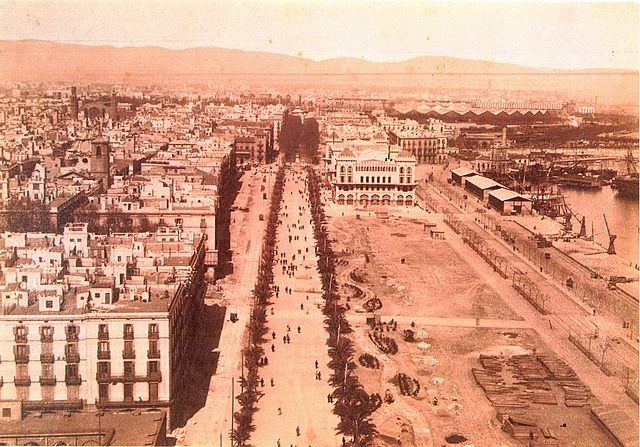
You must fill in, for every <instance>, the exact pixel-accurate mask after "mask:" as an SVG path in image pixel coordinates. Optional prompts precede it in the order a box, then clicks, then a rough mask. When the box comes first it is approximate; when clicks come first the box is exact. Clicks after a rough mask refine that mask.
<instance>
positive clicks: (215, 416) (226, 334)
mask: <svg viewBox="0 0 640 447" xmlns="http://www.w3.org/2000/svg"><path fill="white" fill-rule="evenodd" d="M269 169H273V171H274V174H271V179H270V180H269V178H268V177H269V174H267V180H268V181H267V183H266V185H267V186H265V189H267V191H269V194H268V197H267V200H264V199H263V198H262V192H261V191H260V187H261V185H262V184H263V175H264V171H266V170H269ZM274 179H275V167H274V168H271V167H268V166H266V167H261V169H260V170H259V171H258V173H257V174H255V175H253V174H252V171H250V172H246V173H245V174H244V176H243V179H242V182H243V183H242V187H241V189H240V192H239V193H238V196H237V197H236V200H235V205H236V206H237V207H238V208H248V211H246V212H245V211H242V210H241V209H238V210H236V211H233V212H232V215H231V224H230V225H231V248H232V250H233V262H234V272H233V274H232V275H231V276H230V277H229V279H228V281H225V284H224V286H223V290H224V295H225V298H226V299H227V301H229V303H230V304H229V305H228V307H227V316H226V320H225V323H224V326H223V328H222V333H221V335H220V343H219V345H218V346H219V347H218V349H217V350H218V351H219V352H220V356H219V359H218V364H217V367H216V371H215V374H214V375H213V376H212V377H211V382H210V384H209V393H208V395H207V400H206V403H205V405H204V407H202V408H201V409H200V410H199V411H198V412H197V413H196V414H195V415H194V416H193V417H192V418H191V419H190V420H189V421H188V423H187V425H186V426H185V428H184V437H183V436H179V437H178V442H177V443H178V445H220V434H221V433H222V445H225V446H228V445H231V442H230V440H229V433H230V431H231V381H232V380H233V379H234V378H235V379H237V378H238V377H239V376H240V369H241V347H242V345H243V339H244V337H245V334H246V327H247V323H248V321H249V315H250V305H251V303H252V300H251V292H252V290H253V286H254V284H255V281H256V278H257V275H258V262H259V260H260V250H261V248H262V240H263V236H264V230H265V226H266V219H265V221H260V220H259V218H258V216H259V215H260V214H264V215H265V216H266V215H267V214H268V209H269V204H270V203H269V199H270V196H271V194H270V187H273V180H274ZM229 312H237V313H238V317H239V321H238V322H237V323H230V322H229ZM236 383H237V380H236ZM236 388H238V387H237V386H236Z"/></svg>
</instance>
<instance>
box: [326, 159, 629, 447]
mask: <svg viewBox="0 0 640 447" xmlns="http://www.w3.org/2000/svg"><path fill="white" fill-rule="evenodd" d="M425 169H429V171H430V172H432V173H434V174H435V175H433V176H432V177H431V178H432V179H433V180H432V181H431V182H429V183H426V182H424V183H422V184H421V185H420V186H419V191H418V194H417V196H418V198H419V201H418V205H419V206H418V207H414V208H401V207H397V208H396V207H384V208H382V207H368V208H357V207H356V208H354V207H353V206H342V205H336V204H327V207H326V211H327V217H328V229H329V234H330V235H331V237H332V238H333V240H334V246H333V249H334V252H335V253H336V255H337V265H338V270H337V281H338V284H339V286H340V291H341V297H342V298H343V299H344V300H345V301H346V303H347V304H348V307H349V311H348V314H347V316H348V319H349V321H350V323H351V325H352V326H353V328H354V334H353V335H352V336H353V339H354V341H355V343H356V346H357V352H356V355H355V358H357V359H358V365H357V366H358V367H357V371H356V372H357V374H358V377H359V378H360V380H361V382H362V384H363V385H364V387H365V389H366V391H367V392H368V393H373V394H374V395H375V394H378V395H379V397H380V400H381V402H382V404H381V406H380V408H379V409H378V410H377V411H376V412H374V414H373V420H374V422H375V424H376V425H377V427H378V431H379V433H380V436H379V443H380V444H381V445H421V446H423V445H425V446H428V445H437V446H441V445H476V446H478V445H513V446H518V445H530V446H533V445H539V446H570V445H580V446H608V445H611V446H616V445H624V446H636V445H638V442H637V438H638V429H637V427H638V415H637V413H638V406H637V405H638V397H637V386H638V372H637V371H638V367H637V365H638V340H637V337H638V328H637V320H638V309H637V302H638V301H637V300H638V298H637V292H635V294H634V287H635V288H637V282H635V281H627V280H625V279H622V278H623V277H624V278H637V270H635V268H634V267H633V266H629V265H628V263H625V262H624V261H622V260H620V259H617V258H615V256H614V257H612V256H611V255H608V254H607V253H606V252H607V250H606V248H607V247H605V248H604V249H602V250H600V249H598V250H600V251H601V252H602V253H601V254H598V255H595V256H594V255H589V256H587V255H586V254H585V253H588V252H589V253H592V252H593V251H594V249H593V246H592V244H591V245H589V244H590V242H589V241H588V240H586V238H585V239H583V240H581V242H578V243H576V242H575V241H574V242H565V241H564V240H563V239H562V238H560V239H557V240H556V239H553V240H552V238H551V237H550V236H540V234H544V233H545V231H547V230H548V233H547V234H555V232H556V231H557V230H558V227H559V226H561V225H562V222H556V221H553V220H551V219H546V220H544V221H541V220H540V218H537V219H536V218H534V216H526V217H525V216H522V217H523V219H522V220H520V219H516V220H514V219H511V216H509V218H503V217H502V216H500V214H499V213H496V212H488V210H487V208H486V207H484V206H483V205H481V204H478V203H477V201H476V200H475V197H472V198H469V197H468V195H466V194H465V192H464V190H462V189H461V188H460V187H456V186H454V185H451V184H449V183H447V182H446V176H447V175H448V171H445V170H444V169H442V172H438V171H435V172H434V170H433V168H432V167H429V168H426V167H425ZM437 169H438V170H440V169H441V168H437ZM428 177H429V176H428V175H426V173H422V174H421V175H420V178H428ZM572 219H573V220H574V224H575V223H578V228H579V222H580V219H579V217H578V218H577V220H576V219H574V218H572ZM541 222H542V223H541ZM547 226H548V228H547ZM575 232H576V233H578V232H579V230H576V231H575ZM549 242H551V243H549ZM581 244H583V245H581ZM589 250H590V251H589ZM581 253H582V255H581ZM581 256H582V257H581ZM594 272H597V274H595V273H594ZM613 272H617V273H616V274H613ZM620 272H623V274H621V273H620ZM616 276H618V277H619V278H616ZM569 280H570V281H569Z"/></svg>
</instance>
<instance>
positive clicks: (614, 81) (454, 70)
mask: <svg viewBox="0 0 640 447" xmlns="http://www.w3.org/2000/svg"><path fill="white" fill-rule="evenodd" d="M216 78H219V79H220V80H230V79H233V78H236V79H240V80H242V81H247V82H259V81H263V82H264V83H274V82H275V83H278V82H279V83H292V82H293V83H298V84H305V85H307V84H318V85H319V84H329V85H334V84H335V85H340V86H345V85H352V84H353V85H354V86H355V85H368V86H373V85H381V86H392V87H405V88H406V87H415V88H425V89H428V88H438V87H443V88H456V87H463V88H473V89H478V88H481V89H482V88H484V89H493V90H514V89H515V90H544V91H551V90H557V91H563V92H567V93H569V94H573V95H578V96H580V97H584V98H594V97H595V96H596V95H598V96H599V99H600V100H601V101H603V102H619V103H637V96H638V71H637V70H636V71H631V70H609V69H590V70H557V69H534V68H528V67H522V66H518V65H511V64H502V63H494V62H487V61H478V60H468V59H457V58H452V57H443V56H422V57H417V58H414V59H409V60H406V61H402V62H371V61H367V60H364V59H358V58H338V59H328V60H323V61H313V60H310V59H304V58H300V57H293V56H287V55H282V54H274V53H265V52H255V51H241V50H229V49H224V48H192V49H185V50H169V49H165V48H160V47H125V48H117V47H113V46H87V45H77V44H62V43H55V42H47V41H38V40H21V41H0V79H1V80H5V81H6V80H15V81H23V80H24V81H28V80H30V81H33V80H44V81H50V80H57V81H61V80H67V81H71V82H91V81H93V82H131V83H141V82H157V81H167V80H169V81H182V82H195V81H197V82H202V81H213V82H215V80H216Z"/></svg>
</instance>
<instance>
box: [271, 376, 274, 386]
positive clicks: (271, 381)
mask: <svg viewBox="0 0 640 447" xmlns="http://www.w3.org/2000/svg"><path fill="white" fill-rule="evenodd" d="M273 385H274V383H273V377H272V378H271V386H273Z"/></svg>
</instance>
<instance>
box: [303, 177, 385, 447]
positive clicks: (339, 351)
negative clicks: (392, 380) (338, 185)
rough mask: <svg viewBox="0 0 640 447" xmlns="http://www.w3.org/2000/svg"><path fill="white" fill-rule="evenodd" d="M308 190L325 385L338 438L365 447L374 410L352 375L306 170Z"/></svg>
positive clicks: (316, 185) (319, 210)
mask: <svg viewBox="0 0 640 447" xmlns="http://www.w3.org/2000/svg"><path fill="white" fill-rule="evenodd" d="M307 173H308V179H309V180H308V189H309V198H310V202H311V213H312V217H313V223H314V232H315V237H316V254H317V255H318V271H319V272H320V276H321V279H322V290H323V298H324V307H323V313H324V315H325V317H326V318H325V324H326V326H327V331H328V332H329V338H328V339H327V345H328V346H329V357H330V358H331V360H330V361H329V364H328V366H329V367H330V368H331V369H332V374H331V375H330V377H329V383H330V385H331V386H332V387H333V388H334V390H333V392H332V396H333V398H334V399H335V402H336V403H335V406H334V409H333V412H334V413H335V414H337V415H338V416H339V417H340V422H339V423H338V426H337V427H336V429H337V432H338V433H339V434H343V435H345V436H350V437H351V441H350V442H351V445H353V446H358V447H360V446H367V445H370V444H371V443H372V441H373V439H374V438H375V437H376V436H377V435H378V431H377V429H376V426H375V424H374V423H373V422H372V421H371V414H372V413H373V412H374V411H375V410H376V408H377V406H378V405H376V404H375V402H374V399H372V398H371V396H370V395H369V394H368V393H367V392H366V391H365V390H364V388H363V386H362V384H361V383H360V381H359V380H358V377H357V376H356V375H355V374H354V373H353V371H354V369H355V368H356V362H355V360H354V355H355V348H354V346H353V342H352V341H351V339H350V338H349V337H348V336H347V335H348V334H349V333H351V332H353V330H352V329H351V325H350V324H349V321H347V319H346V318H345V312H346V310H347V309H346V307H345V306H343V305H342V304H341V303H340V295H339V293H338V287H337V284H336V281H335V278H336V264H335V256H334V254H333V250H332V249H331V241H330V240H329V236H328V232H327V227H326V217H325V213H324V208H323V206H322V201H321V198H320V191H321V188H320V179H319V176H318V174H317V173H316V172H315V171H314V170H313V169H312V167H311V166H307Z"/></svg>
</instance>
